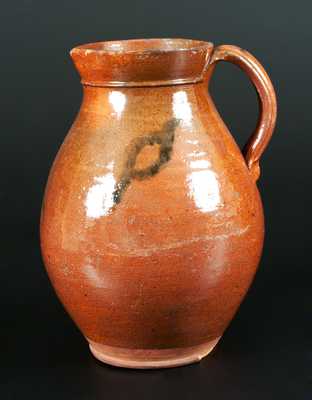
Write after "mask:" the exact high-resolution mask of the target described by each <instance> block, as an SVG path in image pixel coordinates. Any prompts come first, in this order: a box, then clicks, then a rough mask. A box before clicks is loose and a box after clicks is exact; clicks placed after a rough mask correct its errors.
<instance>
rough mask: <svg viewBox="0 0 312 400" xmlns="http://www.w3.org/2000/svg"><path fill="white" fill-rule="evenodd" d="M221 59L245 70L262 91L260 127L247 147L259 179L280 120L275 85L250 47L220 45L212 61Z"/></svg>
mask: <svg viewBox="0 0 312 400" xmlns="http://www.w3.org/2000/svg"><path fill="white" fill-rule="evenodd" d="M219 61H230V62H232V63H234V64H236V65H237V66H238V67H240V68H241V69H242V70H243V71H245V72H246V73H247V75H248V76H249V78H250V80H251V82H252V83H253V85H254V86H255V88H256V91H257V93H258V98H259V109H260V115H259V119H258V123H257V127H256V130H255V132H254V133H253V134H252V135H251V137H250V138H249V140H248V142H247V143H246V145H245V146H244V149H243V154H244V157H245V160H246V164H247V167H248V169H249V171H250V173H251V175H252V176H253V178H254V179H255V180H257V179H258V178H259V176H260V168H259V160H260V157H261V155H262V153H263V152H264V150H265V148H266V147H267V145H268V143H269V141H270V139H271V136H272V133H273V130H274V127H275V122H276V96H275V91H274V87H273V85H272V82H271V80H270V78H269V77H268V74H267V73H266V72H265V70H264V68H263V66H262V65H261V64H260V62H259V61H258V60H257V59H256V58H255V57H253V56H252V55H251V54H250V53H248V52H247V51H246V50H243V49H241V48H239V47H237V46H231V45H222V46H218V47H217V48H216V49H215V50H214V53H213V55H212V57H211V61H210V65H211V64H215V63H217V62H219Z"/></svg>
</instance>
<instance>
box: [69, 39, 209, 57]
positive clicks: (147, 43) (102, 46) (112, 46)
mask: <svg viewBox="0 0 312 400" xmlns="http://www.w3.org/2000/svg"><path fill="white" fill-rule="evenodd" d="M157 43H158V45H157ZM135 45H138V46H137V48H133V47H134V46H135ZM183 45H184V46H183ZM165 46H167V47H165ZM211 47H213V43H212V42H210V41H203V40H197V39H188V38H180V37H176V38H175V37H165V38H147V39H120V40H103V41H96V42H90V43H85V44H80V45H77V46H75V47H73V48H72V49H71V50H70V54H71V55H72V54H73V53H75V52H81V51H83V52H86V53H87V54H88V53H100V54H134V53H139V54H140V53H148V54H150V53H170V52H186V51H190V52H192V51H197V50H203V49H207V48H211Z"/></svg>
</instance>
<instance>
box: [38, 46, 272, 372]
mask: <svg viewBox="0 0 312 400" xmlns="http://www.w3.org/2000/svg"><path fill="white" fill-rule="evenodd" d="M71 56H72V58H73V61H74V63H75V65H76V68H77V70H78V71H79V73H80V75H81V78H82V83H83V102H82V105H81V108H80V111H79V113H78V116H77V118H76V120H75V121H74V124H73V126H72V127H71V129H70V132H69V133H68V135H67V137H66V139H65V141H64V143H63V145H62V147H61V149H60V151H59V153H58V155H57V158H56V160H55V162H54V165H53V168H52V170H51V173H50V176H49V180H48V184H47V188H46V192H45V198H44V202H43V208H42V218H41V245H42V254H43V258H44V262H45V265H46V268H47V271H48V274H49V277H50V279H51V282H52V284H53V286H54V288H55V290H56V292H57V295H58V296H59V298H60V300H61V301H62V303H63V304H64V306H65V308H66V310H67V311H68V313H69V314H70V315H71V317H72V318H73V320H74V321H75V323H76V324H77V326H78V327H79V328H80V330H81V331H82V333H83V334H84V336H85V337H86V339H87V340H88V341H89V343H90V348H91V351H92V352H93V354H94V355H95V356H96V357H97V358H99V359H100V360H102V361H104V362H108V363H111V364H113V365H119V366H124V367H135V368H159V367H168V366H177V365H183V364H185V363H190V362H195V361H198V360H199V359H200V358H202V357H203V356H204V355H206V354H207V353H208V352H209V351H211V349H212V348H213V346H214V345H215V344H216V342H217V341H218V340H219V338H220V337H221V336H222V334H223V332H224V330H225V329H226V327H227V326H228V324H229V322H230V321H231V319H232V318H233V316H234V314H235V312H236V310H237V308H238V307H239V304H240V303H241V301H242V299H243V297H244V295H245V293H246V291H247V289H248V287H249V285H250V283H251V281H252V279H253V277H254V274H255V272H256V269H257V266H258V263H259V259H260V256H261V251H262V244H263V234H264V223H263V212H262V205H261V200H260V197H259V193H258V190H257V187H256V180H257V179H258V176H259V158H260V156H261V154H262V153H263V151H264V149H265V147H266V145H267V144H268V141H269V139H270V137H271V135H272V132H273V128H274V124H275V118H276V100H275V94H274V89H273V87H272V84H271V82H270V80H269V78H268V76H267V74H266V73H265V71H264V69H263V67H262V66H261V65H260V64H259V62H258V61H257V60H256V59H255V58H254V57H253V56H251V55H250V54H249V53H247V52H246V51H244V50H242V49H239V48H237V47H235V46H220V47H217V48H216V49H214V47H213V45H212V44H211V43H207V42H200V41H191V40H186V39H150V40H130V41H118V42H100V43H93V44H89V45H83V46H79V47H76V48H74V49H73V50H72V51H71ZM222 60H224V61H231V62H234V63H235V64H237V65H238V66H240V67H241V68H242V69H243V70H244V71H245V72H246V73H247V74H248V75H249V77H250V79H251V80H252V82H253V83H254V85H255V87H256V89H257V91H258V94H259V98H260V102H261V113H260V117H259V123H258V127H257V129H256V131H255V133H254V134H253V135H252V137H251V139H250V140H249V142H248V143H247V145H246V147H245V150H244V156H243V155H242V153H241V151H240V149H239V148H238V147H237V145H236V143H235V141H234V139H233V138H232V136H231V134H230V133H229V131H228V129H227V127H226V126H225V124H224V122H223V121H222V119H221V118H220V116H219V114H218V112H217V110H216V108H215V106H214V104H213V101H212V99H211V97H210V95H209V91H208V90H207V89H208V85H209V80H210V77H211V74H212V72H213V69H214V67H215V65H216V63H217V62H219V61H222Z"/></svg>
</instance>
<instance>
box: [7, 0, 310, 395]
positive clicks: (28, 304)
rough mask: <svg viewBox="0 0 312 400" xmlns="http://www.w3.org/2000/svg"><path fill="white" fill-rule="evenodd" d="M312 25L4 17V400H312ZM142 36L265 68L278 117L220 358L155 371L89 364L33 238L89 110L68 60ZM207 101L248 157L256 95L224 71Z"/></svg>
mask: <svg viewBox="0 0 312 400" xmlns="http://www.w3.org/2000/svg"><path fill="white" fill-rule="evenodd" d="M311 14H312V5H311V2H310V1H308V0H306V1H282V0H278V1H273V0H270V1H268V0H262V1H251V0H250V1H238V0H236V1H221V0H214V1H208V0H201V1H199V0H192V1H190V0H188V1H184V0H179V1H178V0H175V1H170V0H166V1H163V0H161V1H160V0H153V1H134V0H132V1H123V2H122V1H117V0H115V1H104V0H101V1H100V0H98V1H94V0H93V1H86V0H85V1H82V0H75V1H74V0H67V1H63V2H62V1H54V2H53V1H43V0H41V1H40V0H34V1H32V0H25V1H22V0H20V1H13V0H12V1H11V2H8V1H7V2H3V3H2V4H1V12H0V15H1V16H0V30H1V31H2V32H1V35H0V37H1V38H0V41H1V63H0V81H1V89H0V102H1V103H0V107H1V119H2V121H1V139H0V140H1V154H0V162H1V172H2V173H1V184H0V207H1V208H0V209H1V238H0V239H1V240H0V243H1V292H0V293H1V303H0V304H1V326H0V338H1V357H0V363H1V371H0V384H1V386H0V397H1V399H2V400H7V399H24V398H31V399H40V400H42V399H77V400H78V399H88V400H92V399H132V398H133V399H134V398H135V399H158V398H161V399H166V398H179V399H204V398H205V399H214V400H215V399H217V400H218V399H242V400H244V399H253V400H257V399H261V400H263V399H274V400H275V399H292V400H293V399H296V400H297V399H300V400H303V399H304V400H311V399H312V372H311V362H312V329H311V327H312V324H311V305H312V301H311V300H312V299H311V297H312V296H311V283H310V282H311V279H310V278H311V277H312V275H311V272H310V271H311V270H310V265H311V261H310V260H311V258H310V253H309V252H308V243H310V240H311V233H310V232H311V227H310V226H311V213H310V210H311V208H310V204H311V200H312V198H311V197H312V196H311V194H312V191H311V166H310V159H311V158H310V157H311V156H310V155H311V145H312V133H311V126H312V112H311V89H312V87H311V61H312V56H311V51H312V48H311V39H312V28H311ZM145 37H187V38H193V39H202V40H210V41H213V42H214V43H215V44H216V45H218V44H236V45H238V46H240V47H243V48H245V49H247V50H249V51H250V52H251V53H253V54H254V55H255V56H256V57H257V58H258V59H259V60H260V61H261V62H262V63H263V65H264V66H265V68H266V69H267V71H268V73H269V75H270V77H271V79H272V81H273V83H274V85H275V88H276V92H277V97H278V104H279V116H278V124H277V128H276V131H275V135H274V136H273V139H272V141H271V144H270V146H269V148H268V149H267V151H266V153H265V155H264V156H263V158H262V163H261V166H262V176H261V179H260V181H259V189H260V191H261V194H262V199H263V203H264V208H265V214H266V241H265V247H264V253H263V257H262V261H261V265H260V268H259V271H258V274H257V276H256V279H255V281H254V284H253V286H252V288H251V289H250V291H249V294H248V296H247V297H246V299H245V301H244V303H243V305H242V306H241V308H240V310H239V312H238V314H237V315H236V318H235V319H234V321H233V322H232V324H231V325H230V327H229V328H228V330H227V332H226V334H225V335H224V337H223V339H222V340H221V342H220V343H219V345H218V347H217V348H216V350H215V351H214V353H213V354H211V355H210V356H208V357H207V358H206V359H204V360H203V361H202V362H201V363H200V364H197V365H192V366H187V367H181V368H176V369H171V370H159V371H135V370H121V369H117V368H113V367H109V366H105V365H100V363H98V362H96V361H95V360H94V359H93V358H92V356H91V355H90V354H89V351H88V347H87V344H86V342H85V340H84V339H83V337H82V335H81V334H80V333H79V332H78V330H77V328H76V327H75V326H74V324H73V323H72V321H71V320H70V319H69V317H68V316H67V315H66V313H65V311H64V310H63V308H62V306H61V304H60V303H59V301H58V300H57V298H56V296H55V294H54V292H53V289H52V287H51V285H50V283H49V281H48V278H47V275H46V273H45V271H44V267H43V263H42V260H41V256H40V250H39V236H38V224H39V214H40V206H41V200H42V196H43V190H44V185H45V182H46V179H47V176H48V172H49V168H50V167H51V163H52V161H53V159H54V157H55V155H56V152H57V150H58V148H59V146H60V144H61V142H62V141H63V139H64V136H65V134H66V133H67V131H68V129H69V127H70V125H71V123H72V121H73V119H74V117H75V115H76V113H77V110H78V108H79V105H80V101H81V86H80V84H79V79H78V75H77V73H76V71H75V70H74V67H73V65H72V63H71V60H70V58H69V55H68V52H69V50H70V48H72V47H74V46H75V45H77V44H81V43H88V42H92V41H99V40H111V39H126V38H145ZM211 93H212V96H213V98H214V100H215V102H216V105H217V107H218V109H219V110H220V113H221V115H222V117H223V118H224V120H225V122H226V123H227V125H228V126H229V128H230V130H231V132H232V133H233V135H234V137H235V138H236V139H237V141H238V142H239V144H240V145H242V144H243V143H244V142H245V140H247V137H248V136H249V135H250V133H251V132H252V130H253V128H254V126H255V122H256V119H257V112H258V111H257V98H256V95H255V93H254V91H253V90H252V86H251V84H250V83H249V81H248V79H247V78H246V76H245V75H244V74H243V73H242V72H241V71H240V70H239V69H238V68H236V67H234V66H232V65H231V64H225V63H222V64H219V65H218V66H217V68H216V71H215V74H214V77H213V81H212V84H211Z"/></svg>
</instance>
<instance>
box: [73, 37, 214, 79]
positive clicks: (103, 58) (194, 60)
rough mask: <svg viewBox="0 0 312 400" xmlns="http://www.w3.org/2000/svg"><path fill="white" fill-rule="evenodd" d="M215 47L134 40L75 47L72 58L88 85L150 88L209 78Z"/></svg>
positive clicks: (177, 41) (181, 41)
mask: <svg viewBox="0 0 312 400" xmlns="http://www.w3.org/2000/svg"><path fill="white" fill-rule="evenodd" d="M212 51H213V44H212V43H210V42H203V41H198V40H189V39H134V40H121V41H111V42H97V43H90V44H85V45H81V46H78V47H75V48H74V49H73V50H72V51H71V53H70V54H71V57H72V59H73V61H74V64H75V66H76V68H77V70H78V72H79V74H80V76H81V81H82V83H83V84H84V85H88V86H96V87H142V86H144V87H147V86H167V85H182V84H189V83H196V82H201V81H203V80H204V79H205V76H206V73H207V69H208V65H209V61H210V57H211V54H212Z"/></svg>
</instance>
